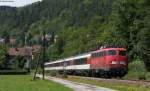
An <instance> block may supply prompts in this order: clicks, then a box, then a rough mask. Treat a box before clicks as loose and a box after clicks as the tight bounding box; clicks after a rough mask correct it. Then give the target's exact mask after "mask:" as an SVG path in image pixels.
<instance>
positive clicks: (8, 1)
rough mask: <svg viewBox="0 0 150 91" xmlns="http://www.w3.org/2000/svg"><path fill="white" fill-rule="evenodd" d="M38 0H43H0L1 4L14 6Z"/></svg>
mask: <svg viewBox="0 0 150 91" xmlns="http://www.w3.org/2000/svg"><path fill="white" fill-rule="evenodd" d="M37 1H42V0H0V6H1V5H6V6H13V7H20V6H24V5H28V4H31V3H33V2H37Z"/></svg>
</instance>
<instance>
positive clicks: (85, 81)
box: [65, 77, 150, 91]
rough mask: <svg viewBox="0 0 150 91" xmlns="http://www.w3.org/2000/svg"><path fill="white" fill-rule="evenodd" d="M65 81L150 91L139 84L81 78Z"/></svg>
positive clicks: (118, 88) (122, 90)
mask: <svg viewBox="0 0 150 91" xmlns="http://www.w3.org/2000/svg"><path fill="white" fill-rule="evenodd" d="M65 79H66V80H70V81H75V82H80V83H87V84H92V85H96V86H101V87H107V88H112V89H116V90H119V91H150V87H148V86H142V85H137V84H128V83H114V82H104V81H98V80H90V79H86V78H79V77H68V78H65Z"/></svg>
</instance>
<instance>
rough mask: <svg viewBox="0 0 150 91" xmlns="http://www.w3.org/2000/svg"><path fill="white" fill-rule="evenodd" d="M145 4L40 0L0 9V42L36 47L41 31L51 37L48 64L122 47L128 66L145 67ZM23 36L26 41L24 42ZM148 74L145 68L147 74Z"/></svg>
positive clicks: (139, 0)
mask: <svg viewBox="0 0 150 91" xmlns="http://www.w3.org/2000/svg"><path fill="white" fill-rule="evenodd" d="M149 11H150V2H149V0H43V1H42V2H37V3H34V4H32V5H28V6H25V7H19V8H15V7H6V6H1V7H0V36H1V37H2V38H5V39H7V38H9V37H12V38H16V39H17V42H18V43H17V45H16V46H23V45H24V41H25V39H27V45H29V46H30V45H34V44H41V36H42V31H46V33H47V34H49V35H51V36H52V39H51V40H52V41H51V42H50V43H48V44H47V53H48V58H49V59H50V60H54V59H58V58H64V57H68V56H72V55H77V54H81V53H84V52H88V51H91V50H96V49H98V48H100V47H101V46H110V47H124V48H127V50H128V55H129V61H130V62H132V61H135V60H137V59H138V60H141V61H144V63H145V64H146V67H147V68H149V67H150V66H149V65H150V12H149ZM25 36H26V37H25ZM149 70H150V68H149Z"/></svg>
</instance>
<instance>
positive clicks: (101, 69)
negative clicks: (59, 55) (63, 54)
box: [45, 48, 128, 77]
mask: <svg viewBox="0 0 150 91" xmlns="http://www.w3.org/2000/svg"><path fill="white" fill-rule="evenodd" d="M127 69H128V57H127V51H126V49H124V48H104V49H100V50H97V51H92V52H90V53H86V54H82V55H77V56H73V57H69V58H65V59H60V60H56V61H53V62H47V63H45V70H57V71H58V72H60V73H62V72H64V70H65V71H66V73H67V74H70V75H86V76H97V77H123V76H124V75H125V74H126V73H127Z"/></svg>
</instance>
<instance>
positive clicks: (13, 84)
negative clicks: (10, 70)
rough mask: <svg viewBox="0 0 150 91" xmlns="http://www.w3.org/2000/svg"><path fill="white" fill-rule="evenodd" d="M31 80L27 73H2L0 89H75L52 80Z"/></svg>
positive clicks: (29, 90) (53, 90) (3, 90)
mask: <svg viewBox="0 0 150 91" xmlns="http://www.w3.org/2000/svg"><path fill="white" fill-rule="evenodd" d="M31 80H32V77H31V76H25V75H7V76H6V75H0V91H73V90H72V89H70V88H67V87H64V86H63V85H61V84H58V83H55V82H52V81H47V80H44V81H43V80H36V81H31Z"/></svg>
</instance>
